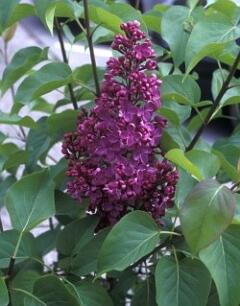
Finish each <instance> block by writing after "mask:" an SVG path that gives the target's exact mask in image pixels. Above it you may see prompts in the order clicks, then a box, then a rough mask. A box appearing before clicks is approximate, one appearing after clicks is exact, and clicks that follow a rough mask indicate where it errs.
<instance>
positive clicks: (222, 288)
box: [199, 225, 240, 306]
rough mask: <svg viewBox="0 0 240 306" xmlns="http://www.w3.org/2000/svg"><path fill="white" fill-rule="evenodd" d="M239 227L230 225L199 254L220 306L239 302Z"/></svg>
mask: <svg viewBox="0 0 240 306" xmlns="http://www.w3.org/2000/svg"><path fill="white" fill-rule="evenodd" d="M239 246H240V227H239V225H231V226H230V227H229V228H228V229H227V230H226V231H225V232H224V233H223V234H222V235H221V236H219V237H218V239H217V240H216V241H215V242H213V243H212V244H210V245H209V246H208V247H207V248H206V249H203V250H202V251H201V252H200V253H199V257H200V259H201V260H202V262H203V263H204V265H205V266H206V267H207V268H208V270H209V271H210V273H211V276H212V278H213V279H214V282H215V284H216V287H217V291H218V296H219V300H220V304H221V306H236V305H238V304H239V301H240V292H239V283H240V264H239V256H240V247H239Z"/></svg>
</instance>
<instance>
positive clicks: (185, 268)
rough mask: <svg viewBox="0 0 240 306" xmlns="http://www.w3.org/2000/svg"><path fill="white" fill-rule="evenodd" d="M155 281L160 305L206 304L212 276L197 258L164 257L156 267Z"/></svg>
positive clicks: (185, 305) (184, 305) (186, 305)
mask: <svg viewBox="0 0 240 306" xmlns="http://www.w3.org/2000/svg"><path fill="white" fill-rule="evenodd" d="M155 282H156V291H157V297H156V300H157V304H158V306H167V305H176V306H192V303H193V301H194V305H196V306H204V305H206V302H207V298H208V294H209V289H210V284H211V277H210V274H209V272H208V271H207V269H206V268H205V267H204V265H203V264H202V263H201V262H200V261H199V260H197V259H190V258H185V259H182V260H178V258H177V257H175V258H173V257H169V256H166V257H162V258H161V259H160V260H159V262H158V264H157V267H156V272H155Z"/></svg>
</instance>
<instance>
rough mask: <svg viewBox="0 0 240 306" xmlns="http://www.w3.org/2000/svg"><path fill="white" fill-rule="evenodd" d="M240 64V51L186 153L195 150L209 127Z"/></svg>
mask: <svg viewBox="0 0 240 306" xmlns="http://www.w3.org/2000/svg"><path fill="white" fill-rule="evenodd" d="M239 62H240V51H239V53H238V55H237V57H236V59H235V61H234V63H233V65H232V67H231V69H230V71H229V74H228V76H227V78H226V80H225V81H224V82H223V85H222V87H221V89H220V91H219V93H218V95H217V97H216V99H215V100H214V101H213V104H212V107H211V108H210V109H209V112H208V114H207V116H206V118H205V120H204V122H203V124H202V125H201V127H200V128H199V129H198V131H197V133H196V134H195V136H194V137H193V139H192V141H191V142H190V144H189V145H188V147H187V148H186V151H190V150H192V149H193V147H194V146H195V144H196V143H197V141H198V139H199V138H200V136H201V135H202V133H203V131H204V129H205V128H206V126H207V125H208V123H209V121H210V119H211V117H212V115H213V114H214V112H215V111H216V109H217V107H218V106H219V103H220V102H221V100H222V97H223V96H224V94H225V92H226V91H227V90H228V86H229V84H230V81H231V79H232V77H233V76H234V74H235V72H236V70H237V67H238V64H239Z"/></svg>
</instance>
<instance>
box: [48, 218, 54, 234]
mask: <svg viewBox="0 0 240 306" xmlns="http://www.w3.org/2000/svg"><path fill="white" fill-rule="evenodd" d="M48 221H49V228H50V230H51V231H54V225H53V219H52V218H51V217H50V218H49V219H48Z"/></svg>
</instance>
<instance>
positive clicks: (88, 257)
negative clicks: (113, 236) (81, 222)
mask: <svg viewBox="0 0 240 306" xmlns="http://www.w3.org/2000/svg"><path fill="white" fill-rule="evenodd" d="M108 233H109V229H108V228H106V229H104V230H101V231H100V232H99V233H98V234H97V235H95V236H94V237H93V238H92V239H91V240H90V241H89V242H88V243H87V244H85V245H84V247H83V248H81V250H80V252H78V254H77V255H76V256H75V257H74V258H73V259H72V260H71V261H70V271H71V273H73V274H75V275H77V276H84V275H87V274H90V273H91V272H96V271H97V257H98V253H99V250H100V249H101V247H102V244H103V241H104V240H105V238H106V236H107V235H108Z"/></svg>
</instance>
